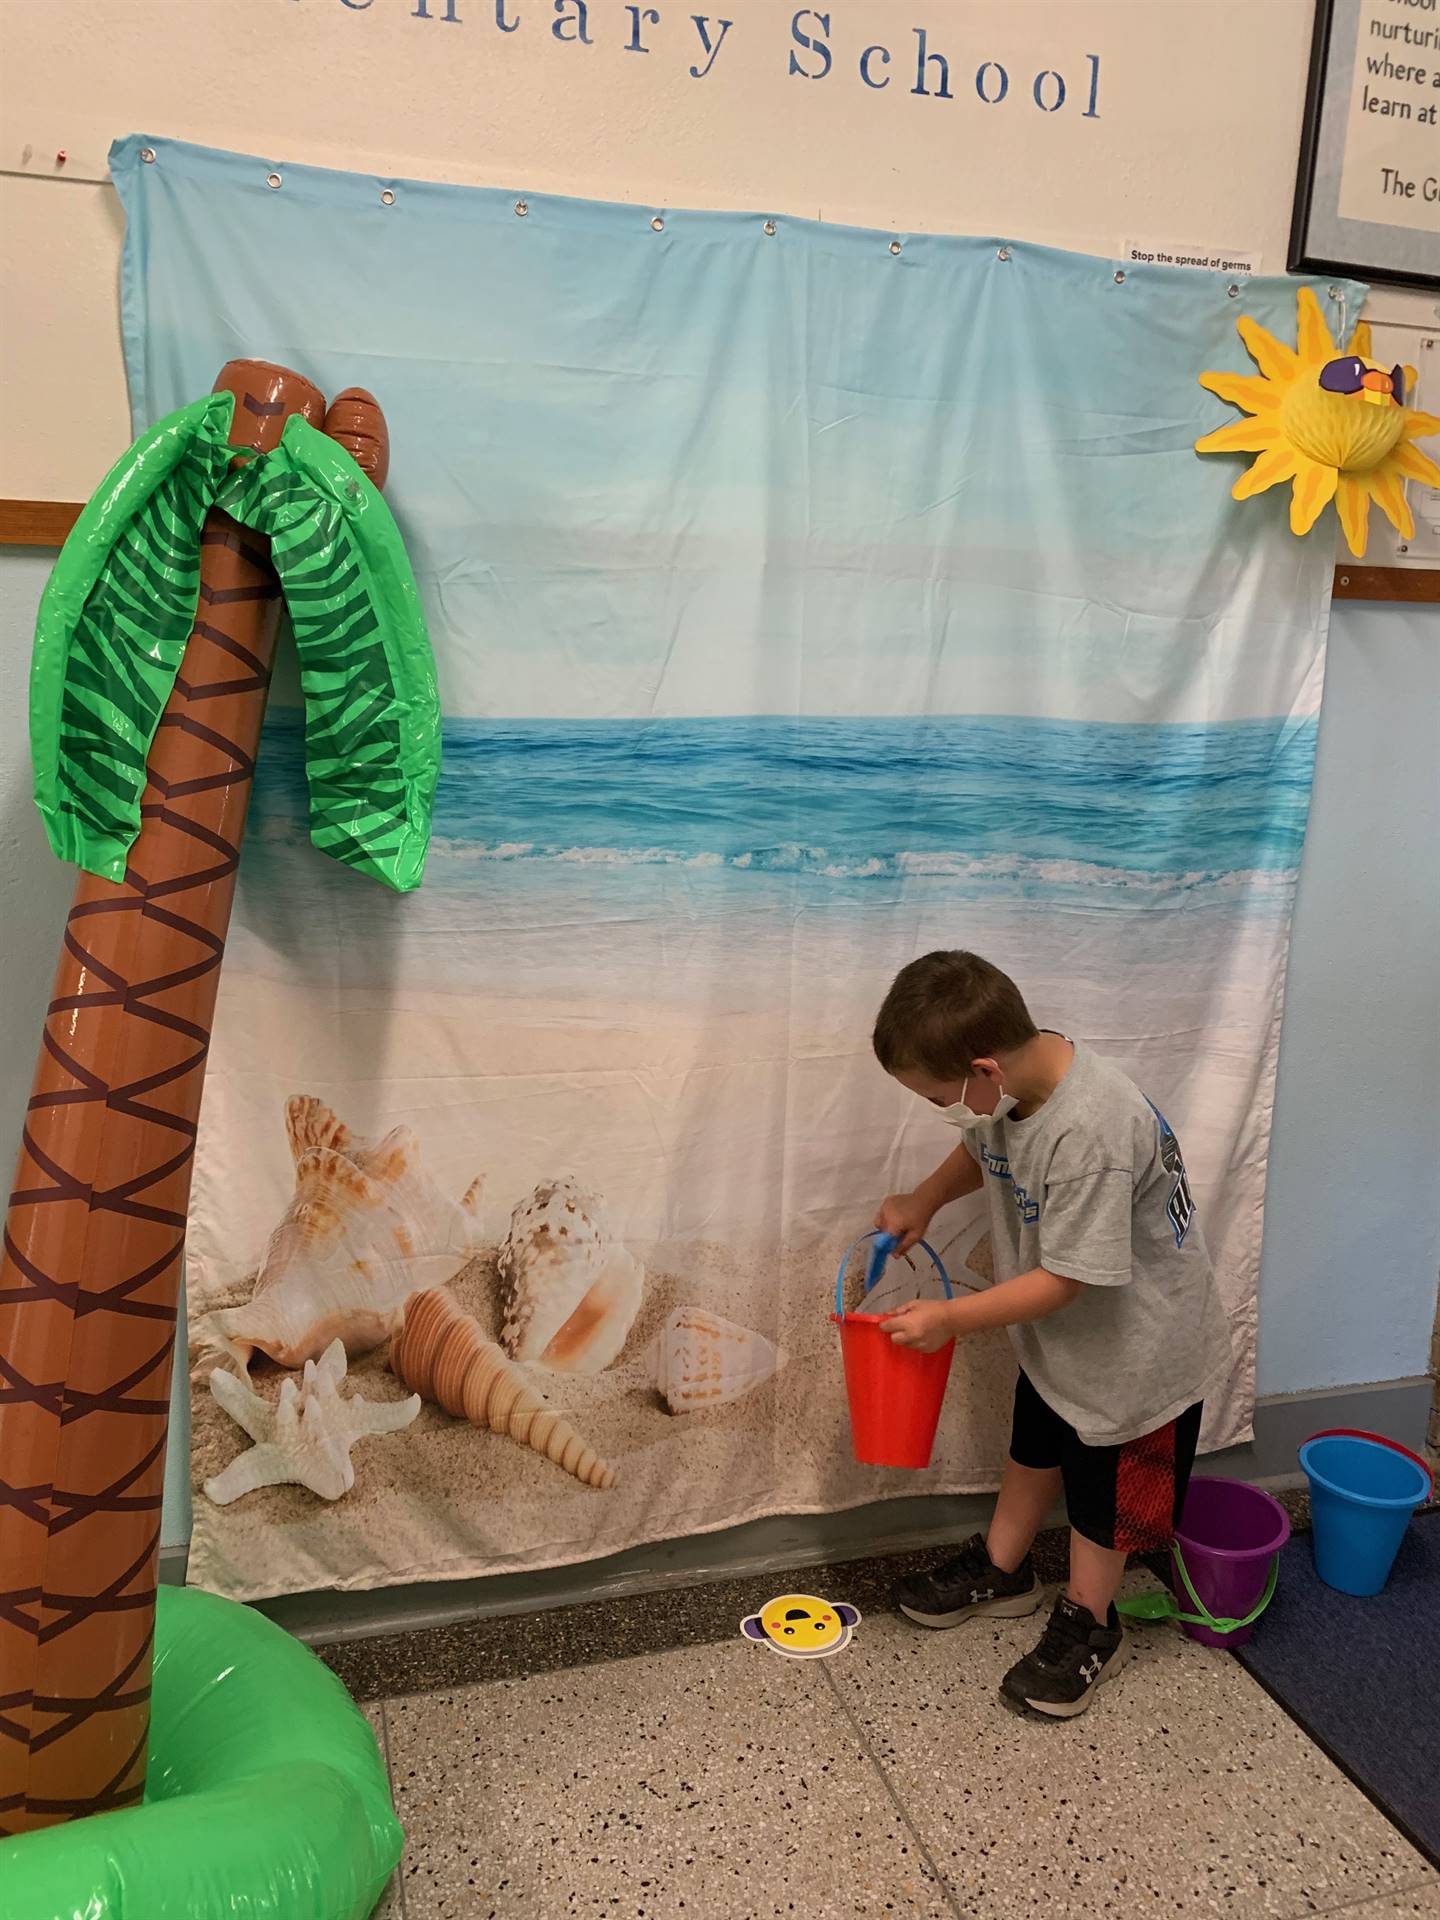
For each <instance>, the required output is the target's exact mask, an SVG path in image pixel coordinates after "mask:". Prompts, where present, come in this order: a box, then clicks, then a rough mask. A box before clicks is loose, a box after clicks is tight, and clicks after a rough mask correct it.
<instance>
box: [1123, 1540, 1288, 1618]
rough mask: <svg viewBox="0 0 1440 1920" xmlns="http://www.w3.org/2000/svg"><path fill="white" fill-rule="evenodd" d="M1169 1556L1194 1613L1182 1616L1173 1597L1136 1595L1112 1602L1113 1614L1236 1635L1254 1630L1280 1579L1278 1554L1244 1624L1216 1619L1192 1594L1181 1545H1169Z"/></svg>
mask: <svg viewBox="0 0 1440 1920" xmlns="http://www.w3.org/2000/svg"><path fill="white" fill-rule="evenodd" d="M1170 1552H1171V1555H1172V1557H1173V1558H1174V1561H1175V1571H1176V1572H1177V1573H1178V1574H1179V1575H1180V1580H1181V1583H1182V1585H1183V1586H1184V1588H1185V1591H1186V1593H1187V1594H1188V1595H1189V1596H1190V1604H1191V1606H1193V1607H1194V1609H1195V1611H1194V1613H1185V1612H1183V1611H1182V1609H1181V1606H1180V1602H1179V1601H1178V1600H1177V1599H1176V1598H1175V1596H1174V1594H1173V1593H1140V1594H1136V1596H1135V1597H1134V1599H1132V1600H1117V1601H1116V1602H1115V1611H1116V1612H1117V1613H1123V1614H1124V1615H1125V1617H1126V1619H1128V1620H1141V1621H1145V1622H1146V1623H1149V1622H1150V1621H1154V1620H1178V1621H1179V1622H1180V1624H1181V1626H1185V1627H1208V1628H1209V1629H1210V1631H1211V1633H1219V1634H1231V1633H1238V1632H1239V1631H1240V1629H1241V1627H1252V1626H1254V1624H1255V1622H1256V1621H1257V1620H1258V1619H1259V1618H1260V1616H1261V1614H1262V1613H1263V1612H1264V1611H1265V1609H1266V1608H1267V1607H1268V1606H1269V1604H1270V1602H1271V1599H1272V1598H1273V1596H1274V1593H1275V1582H1276V1581H1277V1580H1278V1579H1279V1577H1280V1556H1279V1554H1278V1553H1277V1554H1275V1555H1273V1556H1272V1558H1271V1561H1270V1573H1269V1577H1268V1578H1267V1579H1266V1582H1265V1591H1264V1592H1263V1593H1262V1594H1261V1596H1260V1598H1259V1600H1258V1601H1257V1602H1256V1603H1255V1605H1254V1606H1253V1607H1252V1608H1251V1609H1250V1611H1249V1613H1247V1614H1246V1615H1245V1618H1244V1619H1243V1620H1229V1619H1224V1618H1220V1619H1217V1618H1216V1616H1215V1615H1214V1614H1213V1613H1211V1611H1210V1609H1209V1608H1208V1607H1207V1606H1206V1604H1205V1602H1204V1601H1203V1600H1202V1599H1201V1598H1200V1596H1199V1594H1198V1593H1196V1591H1195V1588H1194V1585H1193V1584H1192V1582H1191V1579H1190V1571H1189V1568H1188V1567H1187V1566H1186V1565H1185V1556H1184V1554H1183V1553H1181V1551H1180V1542H1179V1541H1178V1540H1175V1541H1172V1542H1171V1545H1170Z"/></svg>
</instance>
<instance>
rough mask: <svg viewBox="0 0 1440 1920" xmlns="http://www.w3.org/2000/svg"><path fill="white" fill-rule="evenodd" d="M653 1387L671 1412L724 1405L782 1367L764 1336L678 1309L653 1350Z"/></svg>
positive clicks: (777, 1353) (704, 1313)
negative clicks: (656, 1388) (657, 1390)
mask: <svg viewBox="0 0 1440 1920" xmlns="http://www.w3.org/2000/svg"><path fill="white" fill-rule="evenodd" d="M653 1357H654V1361H655V1385H656V1386H657V1387H658V1388H659V1390H660V1397H661V1398H662V1399H663V1400H664V1402H665V1404H666V1406H667V1407H668V1408H669V1409H670V1411H671V1413H695V1412H697V1411H698V1410H699V1409H700V1408H701V1407H718V1406H723V1405H724V1404H725V1402H726V1401H727V1400H738V1399H740V1397H741V1396H742V1394H747V1393H750V1392H752V1391H753V1390H754V1388H756V1387H758V1386H760V1385H761V1384H762V1383H763V1382H764V1381H766V1380H768V1379H769V1378H770V1376H771V1375H772V1374H773V1373H774V1372H775V1371H776V1370H777V1369H778V1368H779V1367H782V1366H783V1365H784V1364H785V1356H784V1354H783V1353H781V1351H780V1349H779V1348H778V1347H776V1346H775V1345H773V1344H772V1343H771V1342H770V1341H769V1340H767V1339H766V1338H765V1336H764V1334H763V1333H754V1332H752V1330H751V1329H750V1328H749V1327H741V1326H737V1325H736V1324H735V1322H734V1321H733V1320H724V1319H722V1318H721V1317H720V1315H719V1314H718V1313H709V1312H707V1311H706V1310H705V1309H704V1308H703V1307H677V1308H676V1309H675V1311H674V1313H672V1314H671V1316H670V1318H669V1319H668V1320H667V1321H666V1322H665V1325H664V1327H663V1328H662V1329H661V1332H660V1338H659V1340H658V1341H657V1342H656V1344H655V1347H654V1349H653Z"/></svg>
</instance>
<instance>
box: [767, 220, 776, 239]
mask: <svg viewBox="0 0 1440 1920" xmlns="http://www.w3.org/2000/svg"><path fill="white" fill-rule="evenodd" d="M765 231H766V233H768V234H769V236H770V238H771V239H772V240H773V239H774V238H775V222H774V221H773V220H767V221H766V222H765Z"/></svg>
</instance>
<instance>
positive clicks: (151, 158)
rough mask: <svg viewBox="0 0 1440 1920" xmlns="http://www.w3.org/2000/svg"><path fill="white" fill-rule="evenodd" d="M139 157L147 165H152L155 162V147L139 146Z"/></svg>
mask: <svg viewBox="0 0 1440 1920" xmlns="http://www.w3.org/2000/svg"><path fill="white" fill-rule="evenodd" d="M140 158H141V159H142V160H143V161H144V162H145V164H146V166H147V167H153V166H154V164H155V149H154V148H153V147H141V149H140Z"/></svg>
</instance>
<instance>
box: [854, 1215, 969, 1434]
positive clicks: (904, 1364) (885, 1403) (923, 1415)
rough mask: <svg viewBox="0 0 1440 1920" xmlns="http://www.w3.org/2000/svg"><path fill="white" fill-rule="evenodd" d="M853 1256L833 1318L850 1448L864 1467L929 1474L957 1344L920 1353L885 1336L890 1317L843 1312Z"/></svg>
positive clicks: (949, 1295)
mask: <svg viewBox="0 0 1440 1920" xmlns="http://www.w3.org/2000/svg"><path fill="white" fill-rule="evenodd" d="M865 1237H866V1238H867V1239H871V1238H876V1237H878V1236H875V1235H866V1236H865ZM920 1244H921V1246H922V1247H924V1249H925V1252H926V1253H927V1254H929V1256H930V1259H931V1260H932V1262H933V1263H934V1266H935V1271H936V1272H937V1273H938V1274H939V1276H940V1280H941V1284H942V1285H943V1286H944V1288H945V1298H946V1299H947V1300H950V1299H953V1297H954V1294H953V1290H952V1288H951V1285H950V1277H949V1275H948V1274H947V1273H946V1271H945V1269H944V1267H943V1266H942V1265H941V1263H940V1259H939V1256H938V1255H937V1254H936V1253H935V1252H934V1251H933V1249H931V1248H930V1247H928V1246H925V1243H924V1241H921V1243H920ZM856 1245H857V1246H858V1245H859V1242H858V1241H857V1242H856ZM854 1251H855V1249H854V1247H851V1248H850V1249H849V1251H848V1252H847V1253H846V1255H845V1258H844V1259H843V1260H842V1261H841V1262H840V1272H839V1275H838V1277H837V1279H836V1281H835V1311H834V1313H833V1314H832V1315H831V1316H830V1317H831V1319H832V1320H833V1321H834V1322H835V1324H836V1326H837V1327H839V1329H840V1354H841V1358H842V1360H843V1362H844V1366H845V1394H846V1397H847V1399H848V1400H849V1402H850V1444H851V1448H852V1450H853V1452H854V1455H855V1458H856V1460H857V1461H858V1463H859V1464H860V1465H861V1466H863V1467H912V1468H914V1467H928V1466H929V1464H930V1455H931V1453H932V1451H933V1450H934V1446H935V1429H936V1428H937V1427H938V1426H939V1424H940V1409H941V1406H942V1405H943V1404H944V1400H945V1388H946V1384H947V1383H948V1381H949V1379H950V1362H951V1361H952V1360H953V1359H954V1357H955V1342H954V1341H953V1340H952V1341H951V1342H950V1343H949V1345H948V1346H944V1347H942V1348H941V1349H940V1351H939V1352H938V1353H917V1352H916V1351H915V1350H914V1348H913V1347H897V1346H896V1345H895V1342H894V1341H893V1340H892V1339H891V1338H890V1336H889V1334H886V1333H882V1332H881V1331H880V1326H881V1323H882V1321H884V1320H886V1319H888V1318H889V1317H890V1316H889V1315H888V1314H884V1313H846V1311H845V1273H846V1269H847V1267H848V1265H849V1262H850V1255H851V1254H852V1253H853V1252H854Z"/></svg>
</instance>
